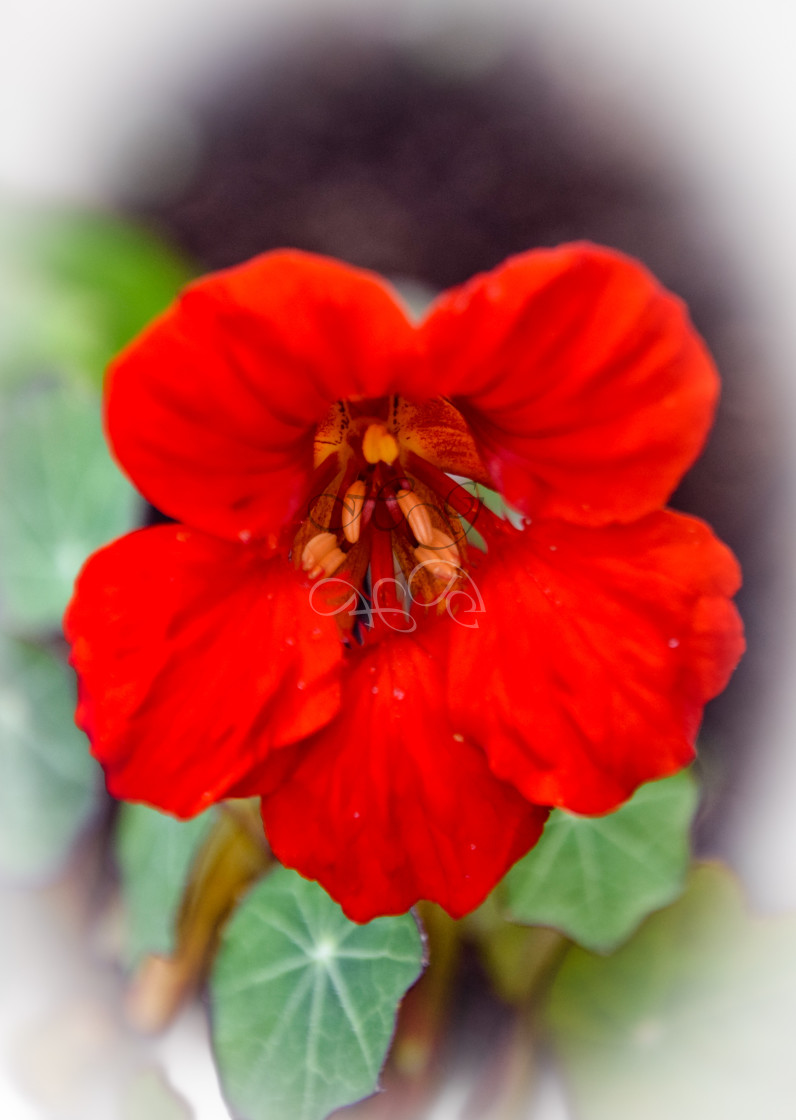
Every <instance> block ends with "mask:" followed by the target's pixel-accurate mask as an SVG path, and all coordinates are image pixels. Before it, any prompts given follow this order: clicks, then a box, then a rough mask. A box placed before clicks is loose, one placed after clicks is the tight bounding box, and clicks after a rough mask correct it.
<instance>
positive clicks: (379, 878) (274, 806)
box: [263, 638, 547, 922]
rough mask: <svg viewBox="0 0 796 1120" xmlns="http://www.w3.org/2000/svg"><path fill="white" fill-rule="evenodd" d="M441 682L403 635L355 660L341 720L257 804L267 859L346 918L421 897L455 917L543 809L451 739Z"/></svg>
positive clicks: (533, 836) (485, 886) (515, 850)
mask: <svg viewBox="0 0 796 1120" xmlns="http://www.w3.org/2000/svg"><path fill="white" fill-rule="evenodd" d="M439 678H440V674H439V671H438V667H437V665H436V663H435V661H434V659H433V658H432V657H431V656H430V655H429V654H428V653H426V652H425V651H424V650H423V649H422V648H421V647H420V646H419V645H418V644H417V642H415V641H414V640H413V639H411V638H397V639H396V640H395V641H394V642H389V641H384V642H382V643H380V644H379V645H378V646H377V647H374V648H373V650H371V651H370V652H368V653H367V654H364V655H362V656H360V657H359V659H358V661H357V664H356V666H355V667H353V668H352V671H351V673H350V675H349V676H348V678H347V683H346V689H345V693H344V698H343V706H342V711H341V714H340V716H339V718H338V719H337V720H336V721H335V722H334V723H333V724H331V725H330V726H329V727H328V728H327V729H326V730H325V731H323V732H321V733H319V734H318V735H317V736H316V737H315V739H314V740H313V742H312V743H311V744H309V745H307V746H302V747H301V748H300V761H299V763H298V765H297V768H296V769H295V771H294V772H293V774H292V775H291V776H289V777H287V778H285V776H284V774H282V775H280V778H281V779H282V780H283V784H282V785H281V786H279V787H278V788H277V789H276V791H275V792H273V793H272V794H271V795H270V796H266V797H265V798H264V799H263V819H264V822H265V828H266V832H267V834H268V838H269V840H270V842H271V845H272V846H273V849H274V852H275V853H276V855H277V856H278V857H279V859H280V860H281V861H282V862H283V863H285V864H287V866H288V867H294V868H296V869H297V870H298V871H300V872H301V874H302V875H305V876H307V877H308V878H311V879H317V880H318V881H319V882H320V883H321V884H322V886H324V887H325V888H326V890H327V891H328V892H329V893H330V894H331V895H332V897H333V898H335V899H337V901H338V902H339V903H340V905H341V906H342V907H343V909H344V910H345V912H346V914H347V915H348V916H349V917H350V918H351V919H352V920H354V921H357V922H366V921H370V919H371V918H374V917H376V916H377V915H380V914H401V913H403V912H404V911H406V910H408V909H409V907H410V906H412V905H413V903H415V902H416V901H417V900H418V899H421V898H427V899H432V900H433V901H435V902H438V903H439V904H440V905H441V906H443V907H444V908H445V909H446V910H447V911H448V912H449V913H450V914H451V915H453V916H454V917H460V916H461V915H462V914H465V913H467V912H468V911H469V910H472V909H473V908H474V907H476V906H477V905H479V903H480V902H481V901H482V900H483V899H484V897H485V896H486V894H487V893H488V892H489V891H490V890H491V889H492V887H494V885H495V884H496V883H497V882H498V880H499V879H500V878H501V877H502V876H503V874H504V873H505V872H506V871H507V870H508V868H509V867H510V866H511V864H512V863H514V862H515V860H517V859H519V857H520V856H521V855H523V854H524V853H525V852H526V851H527V850H528V849H529V848H530V847H531V846H532V845H533V844H534V843H535V842H536V840H537V839H538V837H539V834H540V832H541V829H542V825H543V824H544V820H545V818H546V815H547V814H546V812H544V811H542V810H540V809H538V808H537V807H535V806H530V805H528V804H527V802H525V801H524V800H523V799H522V798H521V797H520V796H519V795H518V794H517V793H515V792H514V790H513V789H512V788H511V787H510V786H508V785H505V784H504V783H503V782H500V781H498V780H497V779H496V778H495V777H494V776H493V775H492V774H491V773H490V771H489V768H488V766H487V764H486V759H485V758H484V755H483V754H482V753H481V751H480V750H478V748H476V747H475V746H473V744H472V743H470V742H467V741H466V740H464V739H463V738H462V737H461V736H454V734H453V732H452V730H451V727H450V724H449V723H448V720H447V718H446V715H445V711H444V699H443V696H442V686H441V682H440V679H439ZM284 753H285V754H287V753H288V752H284ZM290 753H295V752H290ZM280 754H281V752H280ZM277 761H278V760H277Z"/></svg>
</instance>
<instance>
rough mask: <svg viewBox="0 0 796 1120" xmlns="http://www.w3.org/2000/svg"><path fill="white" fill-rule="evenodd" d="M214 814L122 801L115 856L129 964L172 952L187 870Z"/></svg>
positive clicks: (209, 826) (212, 820) (210, 826)
mask: <svg viewBox="0 0 796 1120" xmlns="http://www.w3.org/2000/svg"><path fill="white" fill-rule="evenodd" d="M215 819H216V815H215V811H214V810H212V809H209V810H208V811H207V812H206V813H201V814H200V815H199V816H198V817H194V818H193V819H192V820H189V821H181V820H177V819H176V818H175V817H170V816H168V815H167V814H166V813H159V812H158V811H157V810H156V809H150V808H149V806H147V805H130V804H124V805H122V806H121V809H120V811H119V823H118V826H117V829H116V856H117V859H118V861H119V869H120V871H121V875H122V890H123V893H124V902H125V909H126V911H127V938H126V945H125V949H126V958H127V963H128V965H129V966H130V967H133V966H134V965H136V964H137V963H138V962H139V961H140V960H141V958H142V957H143V956H144V955H145V954H147V953H158V954H160V955H162V956H167V955H168V954H170V953H172V952H173V950H174V948H175V944H174V928H175V920H176V917H177V911H178V909H179V906H180V901H181V899H182V896H183V892H184V890H185V885H186V882H187V880H188V874H189V871H190V869H191V865H192V864H193V861H194V858H195V857H196V855H197V853H198V851H199V849H200V848H201V846H202V844H203V843H204V841H205V839H206V838H207V836H208V834H209V832H210V829H211V828H212V826H213V823H214V821H215Z"/></svg>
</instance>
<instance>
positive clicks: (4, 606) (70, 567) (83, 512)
mask: <svg viewBox="0 0 796 1120" xmlns="http://www.w3.org/2000/svg"><path fill="white" fill-rule="evenodd" d="M139 507H140V499H139V498H138V496H137V494H136V493H135V491H134V490H133V488H132V487H131V486H130V484H129V483H128V482H127V481H126V479H125V478H124V477H123V476H122V474H121V473H120V472H119V470H118V469H117V468H116V466H115V465H114V464H113V462H112V460H111V458H110V456H109V454H108V451H107V448H106V446H105V440H104V438H103V434H102V424H101V418H100V410H99V406H98V402H97V400H96V397H95V396H94V395H93V394H92V393H90V392H88V391H86V390H81V389H80V388H79V387H74V386H69V385H66V384H64V383H59V382H50V381H45V382H43V383H41V384H34V385H30V386H28V387H27V388H24V389H20V390H18V391H17V392H16V393H15V394H14V395H13V397H12V398H11V400H10V401H9V402H8V403H7V405H6V407H5V408H4V409H3V413H2V417H0V540H2V550H0V615H1V616H2V618H3V622H4V624H5V626H6V627H7V628H18V629H31V628H50V629H53V628H57V627H58V626H60V622H61V616H62V614H63V611H64V608H65V606H66V604H67V602H68V601H69V597H70V595H71V592H72V583H73V581H74V579H75V576H76V575H77V573H78V571H79V569H80V566H81V565H82V563H83V561H84V560H85V559H86V557H87V556H88V554H89V553H90V552H93V551H94V549H96V548H98V547H99V546H100V545H102V544H104V543H105V542H106V541H108V540H110V539H111V538H113V537H117V536H120V535H121V534H122V533H124V532H126V531H127V530H128V529H130V528H132V527H133V525H134V524H135V521H136V519H137V515H138V511H139Z"/></svg>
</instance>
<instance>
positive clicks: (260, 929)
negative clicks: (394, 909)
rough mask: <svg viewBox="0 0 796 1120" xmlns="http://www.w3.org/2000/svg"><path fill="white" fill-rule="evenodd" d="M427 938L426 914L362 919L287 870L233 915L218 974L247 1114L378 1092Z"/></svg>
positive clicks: (320, 1112) (237, 1098)
mask: <svg viewBox="0 0 796 1120" xmlns="http://www.w3.org/2000/svg"><path fill="white" fill-rule="evenodd" d="M422 963H423V946H422V942H421V938H420V933H419V931H418V928H417V925H416V923H415V921H414V919H413V918H412V917H411V916H410V915H404V916H403V917H399V918H377V919H376V920H375V921H373V922H370V923H368V924H367V925H356V924H354V923H353V922H350V921H349V920H348V919H347V918H346V916H345V915H344V914H343V912H342V910H341V909H340V907H339V906H338V905H337V904H336V903H335V902H333V901H332V900H331V899H330V898H329V896H328V895H327V894H326V893H325V891H323V890H322V889H321V888H320V887H319V886H318V885H317V884H315V883H310V882H307V880H305V879H302V878H301V877H300V876H299V875H297V874H296V873H295V872H293V871H287V870H285V869H283V868H280V869H278V870H277V871H275V872H273V873H272V874H271V875H269V876H268V878H267V879H265V880H264V881H263V882H261V883H260V884H258V885H257V886H256V887H255V888H254V889H253V890H252V891H251V893H250V894H249V895H248V896H247V898H246V899H245V901H244V902H243V905H242V906H241V907H240V909H239V910H238V911H237V913H236V914H235V916H234V917H233V919H232V921H231V922H230V924H229V926H228V928H227V930H226V932H225V935H224V939H223V942H222V946H221V952H220V954H219V957H218V960H217V962H216V967H215V969H214V972H213V975H212V977H211V999H212V1013H213V1042H214V1050H215V1055H216V1060H217V1062H218V1066H219V1072H220V1075H221V1081H222V1085H223V1087H224V1090H225V1093H226V1096H227V1098H228V1100H229V1101H230V1102H231V1104H232V1107H233V1110H234V1111H235V1115H236V1116H237V1115H240V1116H241V1117H245V1120H273V1118H274V1117H290V1120H322V1118H323V1117H325V1116H327V1115H328V1114H329V1113H330V1112H331V1111H332V1110H333V1109H335V1108H339V1107H340V1106H342V1105H345V1104H349V1103H350V1102H352V1101H355V1100H359V1099H360V1098H361V1097H365V1096H367V1095H368V1094H370V1093H372V1092H374V1091H375V1089H376V1088H377V1086H378V1076H379V1071H380V1069H381V1066H382V1064H383V1062H384V1058H385V1055H386V1053H387V1049H388V1047H389V1044H390V1039H391V1038H392V1034H393V1030H394V1026H395V1017H396V1013H397V1009H398V1004H399V1002H400V1000H401V997H402V996H403V994H404V992H405V991H406V990H407V988H409V987H410V985H411V984H413V983H414V982H415V980H416V979H417V977H418V975H419V974H420V971H421V968H422Z"/></svg>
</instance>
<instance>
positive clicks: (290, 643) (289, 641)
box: [285, 638, 296, 646]
mask: <svg viewBox="0 0 796 1120" xmlns="http://www.w3.org/2000/svg"><path fill="white" fill-rule="evenodd" d="M295 644H296V639H295V638H285V645H286V646H294V645H295Z"/></svg>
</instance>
